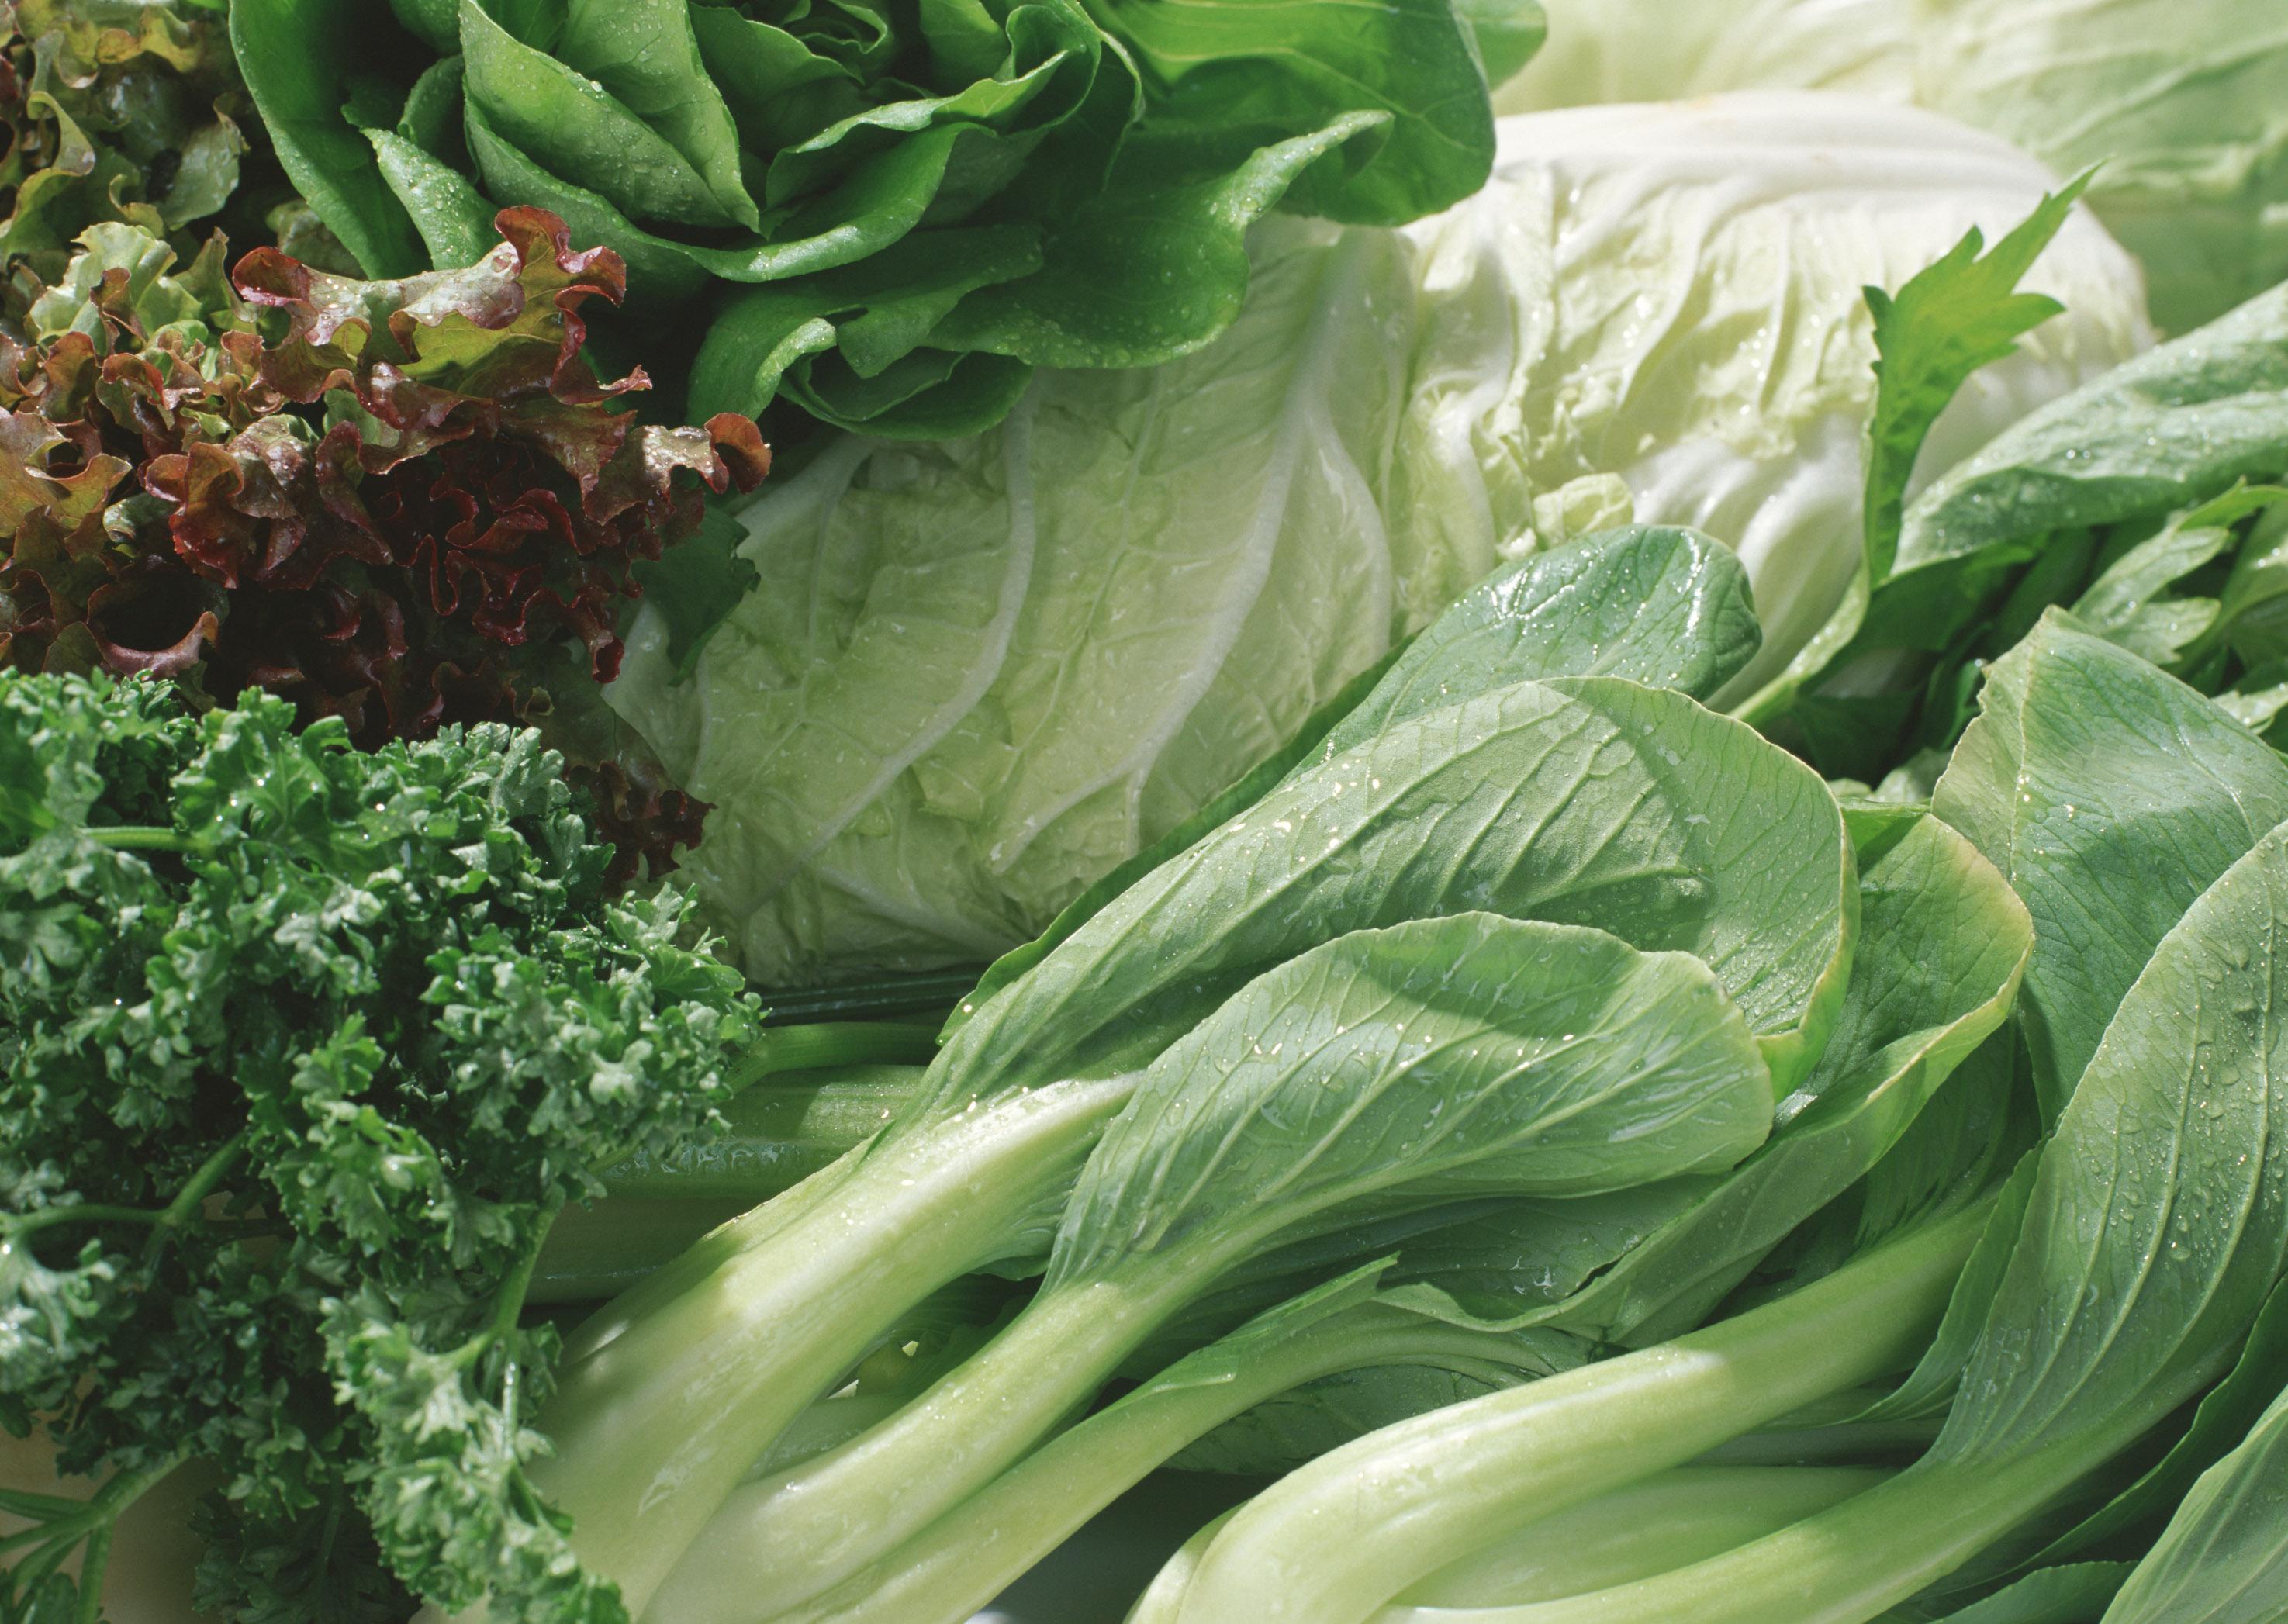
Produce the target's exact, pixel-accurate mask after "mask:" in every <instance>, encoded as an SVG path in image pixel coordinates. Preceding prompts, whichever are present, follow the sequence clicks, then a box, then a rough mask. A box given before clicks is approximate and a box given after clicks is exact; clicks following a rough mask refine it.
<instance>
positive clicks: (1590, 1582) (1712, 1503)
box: [1375, 1466, 1894, 1624]
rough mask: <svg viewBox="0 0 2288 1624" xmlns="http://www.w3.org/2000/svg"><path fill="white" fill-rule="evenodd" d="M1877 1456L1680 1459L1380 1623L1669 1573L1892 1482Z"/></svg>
mask: <svg viewBox="0 0 2288 1624" xmlns="http://www.w3.org/2000/svg"><path fill="white" fill-rule="evenodd" d="M1892 1476H1894V1474H1893V1473H1890V1472H1887V1471H1883V1470H1878V1469H1874V1468H1869V1467H1832V1466H1831V1467H1810V1468H1804V1467H1791V1466H1680V1467H1678V1468H1677V1469H1676V1470H1673V1471H1666V1472H1661V1473H1659V1474H1657V1475H1656V1476H1654V1477H1648V1478H1646V1479H1645V1480H1644V1481H1643V1482H1641V1483H1633V1484H1631V1485H1628V1486H1627V1487H1626V1488H1621V1489H1616V1490H1614V1491H1613V1492H1612V1493H1609V1494H1601V1495H1599V1496H1598V1497H1597V1498H1596V1499H1594V1500H1592V1501H1585V1502H1584V1503H1582V1504H1580V1505H1577V1506H1575V1507H1573V1508H1571V1509H1569V1510H1564V1511H1559V1512H1557V1513H1555V1514H1553V1515H1552V1516H1550V1517H1541V1518H1537V1519H1536V1520H1535V1521H1534V1522H1533V1523H1531V1524H1530V1525H1528V1526H1526V1527H1525V1528H1522V1529H1521V1530H1519V1531H1518V1533H1516V1534H1514V1535H1513V1536H1512V1537H1511V1538H1509V1539H1506V1540H1502V1541H1496V1542H1495V1543H1494V1544H1492V1545H1490V1546H1488V1547H1487V1548H1486V1549H1483V1550H1481V1551H1478V1552H1475V1553H1474V1554H1473V1555H1471V1556H1469V1557H1465V1558H1464V1559H1463V1560H1462V1561H1460V1562H1458V1563H1457V1564H1455V1565H1453V1566H1451V1567H1448V1568H1442V1569H1441V1570H1439V1571H1438V1572H1437V1573H1433V1574H1432V1575H1431V1576H1430V1577H1429V1578H1428V1579H1426V1580H1423V1581H1422V1582H1421V1583H1420V1584H1418V1585H1416V1586H1415V1587H1414V1588H1412V1589H1410V1590H1409V1591H1408V1592H1407V1593H1406V1594H1405V1596H1402V1597H1401V1598H1400V1600H1399V1601H1398V1602H1397V1603H1396V1604H1394V1605H1392V1606H1390V1607H1388V1608H1386V1609H1385V1610H1384V1611H1383V1612H1380V1613H1378V1614H1377V1615H1376V1618H1375V1624H1458V1619H1457V1611H1456V1610H1459V1609H1467V1610H1468V1612H1466V1614H1465V1615H1463V1616H1465V1617H1466V1619H1467V1620H1468V1624H1518V1620H1525V1619H1532V1618H1536V1617H1537V1616H1538V1614H1539V1612H1541V1608H1540V1606H1539V1605H1537V1604H1545V1603H1550V1602H1555V1601H1559V1600H1561V1599H1563V1598H1567V1597H1571V1596H1582V1595H1586V1594H1590V1593H1593V1592H1596V1591H1601V1590H1606V1589H1609V1588H1612V1587H1614V1586H1617V1585H1621V1584H1625V1583H1628V1582H1630V1581H1632V1580H1635V1579H1636V1578H1638V1577H1639V1576H1640V1575H1642V1574H1656V1573H1666V1572H1668V1571H1669V1570H1670V1569H1672V1568H1674V1567H1677V1566H1680V1565H1682V1564H1685V1563H1689V1562H1697V1561H1699V1560H1701V1559H1702V1558H1704V1557H1713V1556H1717V1555H1719V1554H1720V1553H1722V1552H1724V1551H1728V1550H1730V1549H1733V1548H1734V1547H1735V1546H1738V1545H1743V1544H1745V1543H1746V1542H1748V1541H1751V1540H1758V1539H1761V1538H1763V1537H1764V1536H1765V1535H1767V1534H1769V1533H1774V1532H1776V1530H1778V1529H1782V1528H1785V1527H1787V1526H1788V1525H1790V1524H1791V1523H1795V1522H1798V1521H1799V1520H1801V1519H1802V1518H1804V1517H1812V1516H1816V1515H1817V1514H1818V1513H1820V1512H1823V1511H1825V1510H1828V1509H1831V1508H1832V1507H1834V1506H1836V1505H1839V1504H1840V1503H1841V1502H1843V1501H1847V1500H1848V1499H1850V1498H1851V1497H1852V1496H1854V1495H1855V1494H1863V1493H1867V1492H1868V1491H1869V1490H1870V1489H1872V1488H1875V1487H1877V1486H1879V1485H1881V1484H1883V1483H1884V1482H1886V1481H1887V1480H1888V1479H1889V1478H1890V1477H1892Z"/></svg>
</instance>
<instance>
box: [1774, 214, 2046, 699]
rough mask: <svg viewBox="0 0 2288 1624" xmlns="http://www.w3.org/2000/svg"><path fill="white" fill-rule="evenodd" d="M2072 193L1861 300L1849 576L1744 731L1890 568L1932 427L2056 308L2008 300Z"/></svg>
mask: <svg viewBox="0 0 2288 1624" xmlns="http://www.w3.org/2000/svg"><path fill="white" fill-rule="evenodd" d="M2084 184H2085V182H2082V181H2077V182H2076V183H2075V184H2074V185H2072V186H2068V187H2066V188H2065V189H2064V190H2062V191H2060V192H2056V193H2052V194H2046V195H2045V196H2044V197H2043V199H2042V201H2041V202H2040V204H2039V205H2038V207H2036V209H2035V210H2034V211H2033V213H2032V214H2030V215H2029V216H2028V217H2027V218H2025V220H2024V221H2023V222H2022V223H2021V224H2020V225H2019V226H2016V227H2015V228H2014V230H2012V231H2011V232H2010V234H2008V235H2007V236H2005V237H2004V238H2002V239H2001V240H2000V241H1999V242H1997V243H1995V245H1994V247H1993V250H1992V251H1990V252H1987V253H1982V252H1980V250H1982V249H1983V248H1984V247H1985V238H1984V237H1983V236H1982V234H1980V233H1979V231H1978V230H1977V228H1976V227H1973V228H1972V229H1971V231H1970V233H1969V234H1968V235H1966V236H1965V237H1964V238H1963V239H1962V241H1961V242H1958V243H1957V244H1956V245H1955V246H1954V248H1953V249H1952V250H1950V251H1949V252H1948V253H1947V254H1945V255H1944V256H1943V257H1941V258H1939V259H1937V260H1934V262H1933V263H1931V264H1930V265H1927V266H1925V267H1924V268H1923V269H1922V270H1920V271H1918V272H1917V273H1915V274H1914V275H1913V276H1912V277H1911V278H1909V279H1908V281H1907V282H1906V285H1905V286H1904V287H1903V288H1901V289H1899V292H1898V296H1897V297H1895V298H1894V297H1892V296H1891V295H1889V294H1887V293H1886V292H1884V291H1883V290H1882V289H1879V288H1872V287H1871V288H1869V289H1866V297H1867V308H1868V309H1869V310H1870V311H1871V312H1872V313H1873V315H1874V318H1875V353H1876V360H1875V377H1876V387H1875V412H1874V417H1873V420H1872V421H1871V423H1870V424H1869V425H1868V432H1867V439H1868V457H1867V486H1866V498H1865V506H1864V509H1863V511H1862V513H1861V515H1860V558H1859V563H1858V566H1857V568H1856V569H1855V571H1854V572H1853V574H1852V577H1851V584H1850V586H1849V587H1848V588H1847V589H1846V591H1845V594H1844V598H1843V602H1842V604H1841V605H1840V606H1839V607H1838V609H1837V610H1836V612H1835V614H1834V615H1833V617H1832V618H1831V619H1830V620H1829V621H1828V622H1827V624H1826V625H1824V626H1823V627H1821V628H1820V630H1819V631H1818V633H1817V634H1816V635H1815V637H1813V638H1812V639H1811V640H1810V642H1808V643H1807V644H1806V645H1805V646H1804V647H1803V649H1802V651H1801V652H1800V653H1799V654H1797V655H1796V657H1795V658H1794V659H1793V660H1791V661H1789V663H1788V668H1787V669H1786V670H1784V672H1782V673H1781V674H1780V675H1779V677H1776V679H1775V680H1774V681H1773V682H1772V683H1771V684H1769V685H1767V686H1766V687H1765V688H1763V689H1762V690H1761V691H1760V692H1759V693H1756V694H1755V695H1753V696H1752V698H1750V699H1749V700H1747V701H1745V702H1744V704H1743V705H1742V706H1741V707H1740V709H1741V714H1743V715H1744V716H1746V717H1748V718H1749V719H1750V720H1752V721H1754V722H1756V723H1758V724H1759V725H1761V724H1763V723H1765V722H1766V721H1768V720H1769V718H1770V717H1772V716H1773V715H1774V714H1775V712H1776V710H1777V709H1779V708H1780V707H1782V706H1783V705H1784V703H1785V702H1786V701H1788V700H1789V699H1791V698H1792V697H1793V695H1794V693H1795V691H1796V689H1797V688H1798V687H1799V685H1801V684H1802V682H1803V680H1804V678H1805V677H1807V676H1810V675H1812V674H1813V673H1815V672H1817V671H1819V670H1820V669H1823V667H1825V666H1826V665H1827V663H1828V662H1829V661H1831V660H1832V659H1834V658H1835V656H1836V655H1837V654H1838V653H1839V651H1840V650H1841V649H1842V648H1844V647H1845V646H1847V645H1848V644H1849V643H1850V641H1851V639H1852V638H1854V637H1855V636H1856V634H1857V633H1858V630H1859V628H1860V626H1861V624H1862V623H1863V621H1864V620H1865V617H1866V614H1867V606H1868V600H1869V598H1870V597H1871V595H1872V593H1873V592H1874V591H1875V590H1876V589H1877V588H1879V587H1880V586H1882V585H1883V584H1885V583H1886V582H1887V581H1888V580H1889V579H1890V577H1891V574H1892V572H1893V570H1894V568H1895V566H1896V565H1897V563H1898V558H1899V545H1900V537H1901V534H1902V532H1903V528H1904V510H1905V505H1906V493H1907V486H1908V482H1909V481H1910V480H1911V479H1912V478H1913V476H1914V471H1915V463H1916V460H1917V458H1918V457H1919V456H1920V455H1921V453H1922V448H1923V444H1924V442H1925V441H1926V440H1927V439H1928V438H1929V435H1930V432H1931V429H1932V426H1933V425H1934V424H1936V423H1937V421H1938V418H1939V415H1940V414H1941V413H1942V412H1943V411H1944V410H1945V409H1946V408H1947V407H1948V405H1949V404H1950V403H1951V402H1952V400H1954V397H1955V395H1956V393H1957V392H1958V391H1959V390H1960V389H1961V388H1962V386H1963V384H1965V383H1966V381H1968V379H1969V377H1970V375H1971V374H1972V373H1974V372H1976V371H1977V370H1979V368H1982V367H1985V366H1988V365H1990V364H1991V363H1993V362H1995V361H1997V360H2001V359H2002V358H2003V357H2005V356H2006V355H2008V354H2010V353H2012V352H2013V351H2014V349H2015V348H2016V347H2017V345H2016V340H2017V339H2018V338H2019V337H2020V336H2021V335H2022V334H2024V333H2026V332H2027V331H2029V330H2030V329H2033V328H2035V327H2038V326H2039V325H2040V324H2041V323H2043V322H2044V321H2048V320H2049V319H2050V318H2051V317H2052V316H2054V315H2056V314H2058V313H2059V312H2060V311H2062V309H2063V308H2064V306H2063V305H2060V304H2059V303H2058V301H2057V300H2055V299H2053V298H2048V297H2043V296H2042V295H2039V294H2033V293H2021V292H2019V291H2018V290H2017V288H2018V283H2019V282H2020V281H2022V279H2023V278H2024V276H2025V274H2026V273H2027V271H2028V270H2029V269H2030V267H2031V266H2032V265H2033V263H2034V259H2035V257H2036V256H2037V255H2038V254H2039V253H2040V252H2041V251H2042V250H2043V248H2044V247H2045V246H2046V244H2047V243H2048V242H2049V241H2050V239H2051V238H2053V237H2054V236H2055V235H2056V234H2057V232H2058V228H2059V227H2060V226H2062V225H2064V224H2065V221H2066V218H2067V217H2068V215H2069V213H2070V210H2072V208H2073V202H2074V199H2075V198H2076V197H2077V196H2078V195H2079V194H2080V192H2081V190H2082V186H2083V185H2084Z"/></svg>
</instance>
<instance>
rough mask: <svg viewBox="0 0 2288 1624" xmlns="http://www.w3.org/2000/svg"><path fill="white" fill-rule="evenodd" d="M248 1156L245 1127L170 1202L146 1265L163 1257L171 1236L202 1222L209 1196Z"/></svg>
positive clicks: (159, 1221)
mask: <svg viewBox="0 0 2288 1624" xmlns="http://www.w3.org/2000/svg"><path fill="white" fill-rule="evenodd" d="M245 1153H246V1129H243V1128H242V1129H239V1130H238V1131H237V1132H236V1133H234V1134H233V1135H231V1137H229V1138H227V1139H225V1140H224V1141H223V1142H222V1143H221V1144H220V1145H217V1146H216V1147H215V1150H214V1153H213V1154H211V1155H210V1156H209V1157H208V1158H207V1159H206V1160H205V1161H203V1162H201V1163H200V1164H199V1168H198V1171H197V1172H195V1173H193V1174H192V1175H191V1176H190V1178H189V1180H188V1182H187V1183H186V1184H184V1185H183V1187H182V1188H181V1189H180V1190H178V1191H177V1192H175V1199H174V1200H171V1201H170V1202H168V1203H167V1208H166V1210H165V1211H164V1212H162V1213H161V1214H160V1215H159V1216H158V1217H157V1219H156V1220H155V1223H156V1224H157V1225H158V1227H157V1228H155V1230H153V1231H152V1232H151V1240H150V1243H149V1245H148V1247H147V1248H146V1252H145V1258H144V1261H145V1262H147V1263H155V1262H156V1261H157V1260H158V1256H159V1254H160V1253H161V1252H162V1251H163V1250H164V1249H165V1248H166V1245H167V1241H168V1239H169V1237H171V1235H172V1234H173V1233H174V1232H176V1231H177V1230H179V1229H182V1228H184V1227H186V1226H187V1225H188V1224H193V1223H195V1222H196V1221H197V1220H198V1218H199V1216H200V1211H199V1209H200V1208H203V1206H205V1205H206V1199H207V1197H209V1196H210V1195H212V1194H213V1193H214V1192H215V1189H216V1186H218V1184H221V1183H222V1180H223V1176H224V1175H225V1174H226V1173H228V1172H229V1171H230V1169H231V1168H232V1166H233V1164H234V1163H235V1162H236V1161H238V1159H239V1158H240V1157H241V1156H242V1155H244V1154H245Z"/></svg>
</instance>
